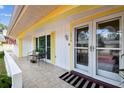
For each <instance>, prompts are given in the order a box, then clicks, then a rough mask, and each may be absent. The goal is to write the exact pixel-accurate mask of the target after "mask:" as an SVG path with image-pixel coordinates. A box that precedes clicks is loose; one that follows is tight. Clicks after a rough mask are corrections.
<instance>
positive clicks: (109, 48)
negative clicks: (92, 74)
mask: <svg viewBox="0 0 124 93" xmlns="http://www.w3.org/2000/svg"><path fill="white" fill-rule="evenodd" d="M120 36H121V32H120V19H119V18H116V19H111V20H107V21H101V22H97V23H96V62H97V74H98V75H101V76H104V77H106V78H110V79H113V80H118V81H119V80H120V79H119V77H118V73H119V72H118V70H119V63H120V52H121V45H120V40H121V37H120Z"/></svg>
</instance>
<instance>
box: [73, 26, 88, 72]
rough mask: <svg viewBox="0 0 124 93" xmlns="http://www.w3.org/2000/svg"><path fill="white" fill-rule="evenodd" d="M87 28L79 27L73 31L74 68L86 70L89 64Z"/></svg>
mask: <svg viewBox="0 0 124 93" xmlns="http://www.w3.org/2000/svg"><path fill="white" fill-rule="evenodd" d="M88 47H89V27H88V25H86V26H81V27H77V28H76V29H75V63H76V64H75V67H76V68H79V69H84V70H88V62H89V60H88V59H89V58H88V57H89V51H88Z"/></svg>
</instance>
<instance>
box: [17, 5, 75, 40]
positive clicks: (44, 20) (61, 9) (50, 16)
mask: <svg viewBox="0 0 124 93" xmlns="http://www.w3.org/2000/svg"><path fill="white" fill-rule="evenodd" d="M75 7H77V6H76V5H66V6H64V5H63V6H60V7H58V8H57V9H55V10H53V11H52V12H51V13H50V14H48V15H47V16H45V17H44V18H42V19H41V20H39V21H38V22H36V23H34V24H33V25H32V26H30V27H29V28H28V29H25V30H24V31H21V33H19V36H18V37H19V38H21V37H24V35H25V34H26V33H27V32H29V31H33V30H35V29H36V28H39V27H41V26H42V25H44V24H46V23H47V22H48V21H50V20H51V19H55V17H57V16H60V15H61V14H63V13H65V12H67V11H69V10H71V9H73V8H75Z"/></svg>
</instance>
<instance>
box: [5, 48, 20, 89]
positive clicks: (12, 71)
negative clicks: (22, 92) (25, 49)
mask: <svg viewBox="0 0 124 93" xmlns="http://www.w3.org/2000/svg"><path fill="white" fill-rule="evenodd" d="M4 61H5V66H6V70H7V75H8V76H10V77H11V78H12V88H22V71H21V70H20V68H19V66H18V65H17V64H16V62H15V60H14V59H13V58H12V56H11V55H10V54H9V53H8V52H7V51H5V50H4Z"/></svg>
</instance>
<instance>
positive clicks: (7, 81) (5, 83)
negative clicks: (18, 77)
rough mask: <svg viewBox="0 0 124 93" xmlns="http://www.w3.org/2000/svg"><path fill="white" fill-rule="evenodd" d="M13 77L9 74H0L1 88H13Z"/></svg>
mask: <svg viewBox="0 0 124 93" xmlns="http://www.w3.org/2000/svg"><path fill="white" fill-rule="evenodd" d="M11 85H12V81H11V77H8V76H7V75H0V88H11Z"/></svg>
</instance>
